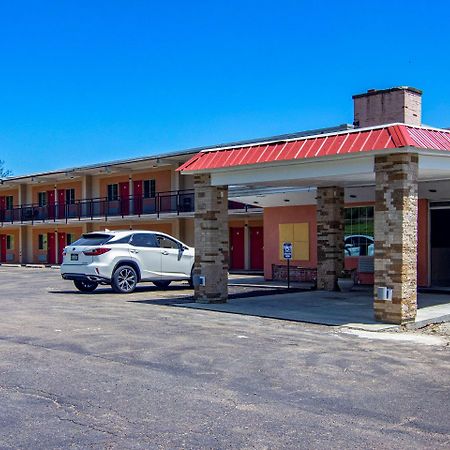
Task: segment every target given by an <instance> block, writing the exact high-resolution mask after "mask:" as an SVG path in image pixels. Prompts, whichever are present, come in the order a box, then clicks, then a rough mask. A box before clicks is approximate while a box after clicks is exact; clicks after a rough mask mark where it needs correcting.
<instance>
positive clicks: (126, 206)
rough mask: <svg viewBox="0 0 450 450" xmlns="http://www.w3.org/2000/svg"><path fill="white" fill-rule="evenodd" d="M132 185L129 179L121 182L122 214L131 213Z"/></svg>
mask: <svg viewBox="0 0 450 450" xmlns="http://www.w3.org/2000/svg"><path fill="white" fill-rule="evenodd" d="M129 189H130V186H129V183H128V181H127V182H125V183H119V195H120V213H121V214H122V216H127V215H128V214H130V192H129Z"/></svg>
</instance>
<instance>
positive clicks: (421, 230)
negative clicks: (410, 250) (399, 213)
mask: <svg viewBox="0 0 450 450" xmlns="http://www.w3.org/2000/svg"><path fill="white" fill-rule="evenodd" d="M418 207H419V213H418V224H417V285H418V286H422V287H426V286H429V282H428V279H429V265H428V254H429V242H430V240H429V221H428V210H429V205H428V200H427V199H424V198H422V199H419V205H418Z"/></svg>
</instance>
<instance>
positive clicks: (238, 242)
mask: <svg viewBox="0 0 450 450" xmlns="http://www.w3.org/2000/svg"><path fill="white" fill-rule="evenodd" d="M244 267H245V255H244V228H243V227H242V228H230V269H231V270H242V269H244Z"/></svg>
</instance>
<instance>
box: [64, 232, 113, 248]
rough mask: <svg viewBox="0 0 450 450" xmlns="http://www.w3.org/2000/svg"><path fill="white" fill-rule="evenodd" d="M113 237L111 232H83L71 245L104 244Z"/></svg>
mask: <svg viewBox="0 0 450 450" xmlns="http://www.w3.org/2000/svg"><path fill="white" fill-rule="evenodd" d="M112 237H113V236H111V235H110V234H83V235H82V236H81V237H80V239H78V240H77V241H75V242H73V243H72V244H70V245H72V246H76V245H82V246H85V245H103V244H106V243H107V242H108V241H109V240H110V239H111V238H112Z"/></svg>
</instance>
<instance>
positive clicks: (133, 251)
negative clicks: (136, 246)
mask: <svg viewBox="0 0 450 450" xmlns="http://www.w3.org/2000/svg"><path fill="white" fill-rule="evenodd" d="M130 253H139V250H130Z"/></svg>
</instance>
